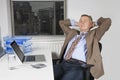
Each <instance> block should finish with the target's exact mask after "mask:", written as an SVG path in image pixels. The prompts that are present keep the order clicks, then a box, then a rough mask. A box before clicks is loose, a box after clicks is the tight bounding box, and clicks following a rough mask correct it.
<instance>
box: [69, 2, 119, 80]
mask: <svg viewBox="0 0 120 80" xmlns="http://www.w3.org/2000/svg"><path fill="white" fill-rule="evenodd" d="M67 2H68V6H67V8H68V9H67V17H68V18H70V19H75V20H79V18H80V15H81V14H84V13H85V14H89V15H92V17H93V19H94V20H97V19H98V18H99V17H101V16H103V17H110V18H111V19H112V25H111V28H110V30H109V31H108V32H107V33H106V34H105V35H104V37H103V38H102V40H101V42H102V44H103V49H102V56H103V63H104V69H105V75H104V76H102V77H101V78H99V79H98V80H118V79H119V71H120V65H119V61H120V58H119V57H120V51H119V43H118V42H120V38H119V37H120V36H119V34H120V31H119V29H120V10H119V7H120V1H119V0H68V1H67Z"/></svg>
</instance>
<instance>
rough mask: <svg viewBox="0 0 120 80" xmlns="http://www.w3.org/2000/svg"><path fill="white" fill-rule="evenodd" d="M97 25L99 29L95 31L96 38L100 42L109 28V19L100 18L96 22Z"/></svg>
mask: <svg viewBox="0 0 120 80" xmlns="http://www.w3.org/2000/svg"><path fill="white" fill-rule="evenodd" d="M97 25H98V26H99V27H98V28H97V29H96V37H97V39H98V40H100V39H101V37H102V36H103V35H104V33H105V32H106V31H107V30H108V29H109V28H110V26H111V19H110V18H103V17H100V18H99V19H98V21H97Z"/></svg>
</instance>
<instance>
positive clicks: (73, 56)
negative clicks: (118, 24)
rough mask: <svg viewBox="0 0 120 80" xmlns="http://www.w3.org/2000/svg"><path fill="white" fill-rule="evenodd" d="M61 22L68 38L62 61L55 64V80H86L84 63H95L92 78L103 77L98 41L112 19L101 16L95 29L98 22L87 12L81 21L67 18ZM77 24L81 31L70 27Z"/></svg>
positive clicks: (64, 45)
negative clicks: (81, 66)
mask: <svg viewBox="0 0 120 80" xmlns="http://www.w3.org/2000/svg"><path fill="white" fill-rule="evenodd" d="M59 23H60V26H61V29H62V30H63V32H64V33H65V36H66V38H65V42H64V44H63V46H62V49H61V53H60V57H59V58H60V59H61V61H60V63H59V64H56V65H54V77H55V80H84V79H83V70H82V68H80V65H81V64H83V63H87V64H93V65H94V66H93V67H92V68H91V70H90V73H91V79H90V80H94V78H96V79H97V78H99V77H101V76H102V75H103V74H104V69H103V64H102V57H101V53H100V50H99V45H98V42H99V41H100V40H101V38H102V36H103V35H104V33H105V32H106V31H107V30H108V29H109V27H110V25H111V19H110V18H103V17H100V18H99V19H98V20H97V25H98V27H97V28H95V29H92V28H93V27H94V26H95V25H96V24H95V23H94V22H93V20H92V17H91V16H90V15H87V14H83V15H81V17H80V20H79V22H75V21H74V20H70V19H65V20H61V21H60V22H59ZM75 25H76V26H78V27H79V29H80V31H77V30H75V29H71V28H69V26H75Z"/></svg>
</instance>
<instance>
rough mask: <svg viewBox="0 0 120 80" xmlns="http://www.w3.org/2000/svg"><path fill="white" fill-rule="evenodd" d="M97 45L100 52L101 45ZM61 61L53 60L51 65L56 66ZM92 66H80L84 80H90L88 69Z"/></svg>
mask: <svg viewBox="0 0 120 80" xmlns="http://www.w3.org/2000/svg"><path fill="white" fill-rule="evenodd" d="M98 45H99V49H100V51H101V50H102V44H101V43H100V42H98ZM60 60H61V59H53V65H55V64H57V63H58V62H59V61H60ZM93 66H94V65H92V64H84V65H81V67H82V68H83V75H84V76H83V77H84V80H91V75H90V68H91V67H93Z"/></svg>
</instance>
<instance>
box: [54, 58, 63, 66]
mask: <svg viewBox="0 0 120 80" xmlns="http://www.w3.org/2000/svg"><path fill="white" fill-rule="evenodd" d="M60 60H61V59H53V60H52V61H53V65H55V64H58V63H59V62H60Z"/></svg>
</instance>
